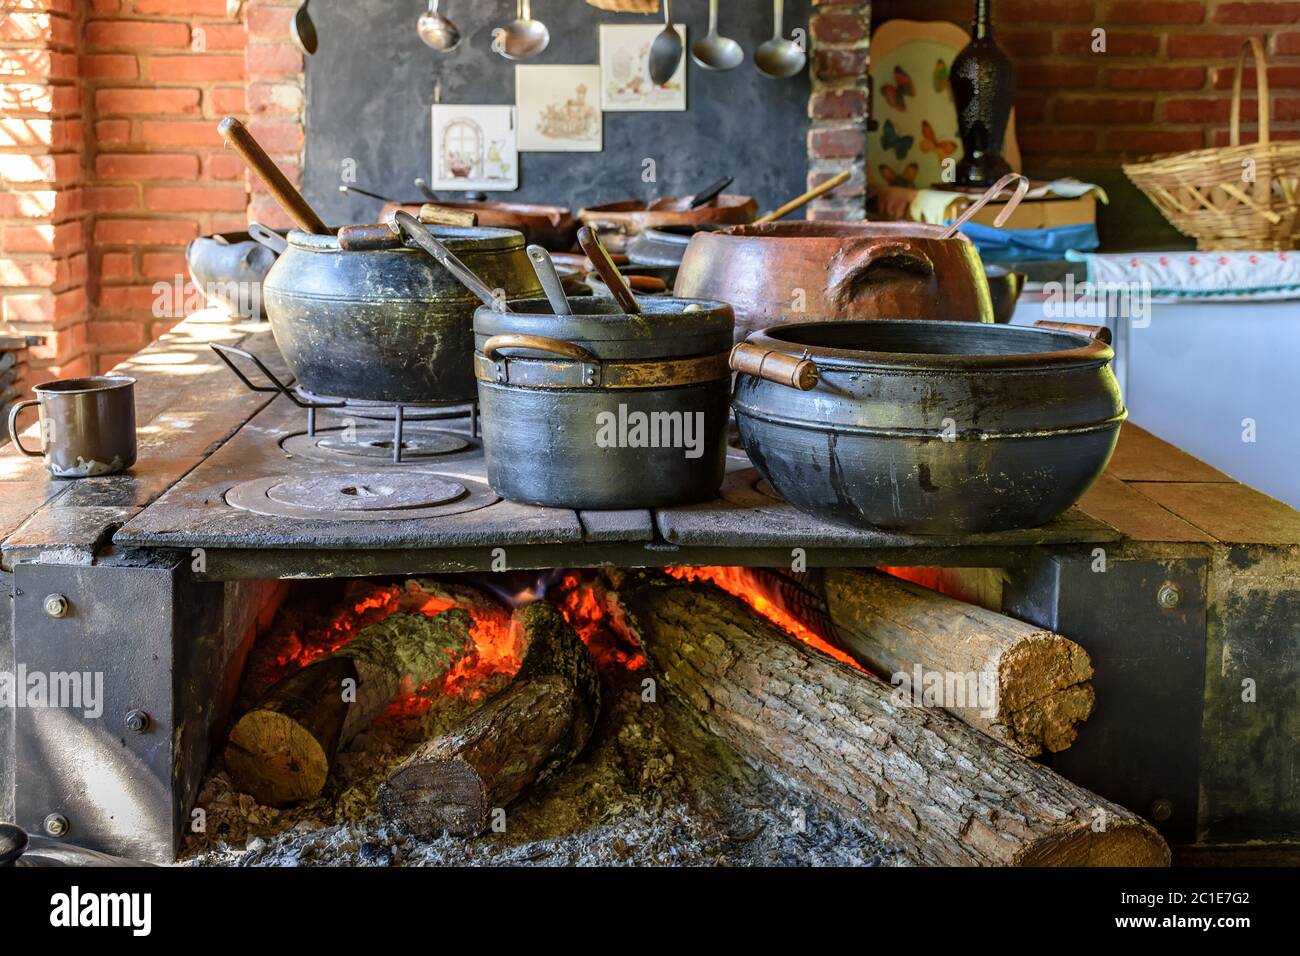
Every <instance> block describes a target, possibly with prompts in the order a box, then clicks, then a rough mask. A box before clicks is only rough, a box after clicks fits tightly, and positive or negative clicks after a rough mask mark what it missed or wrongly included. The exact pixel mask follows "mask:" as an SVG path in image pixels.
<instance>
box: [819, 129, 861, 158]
mask: <svg viewBox="0 0 1300 956" xmlns="http://www.w3.org/2000/svg"><path fill="white" fill-rule="evenodd" d="M866 148H867V138H866V137H865V136H864V135H863V134H862V131H861V130H859V129H853V128H849V129H814V130H809V131H808V154H809V155H810V156H816V157H817V158H819V159H847V158H852V157H855V156H861V155H863V154H864V153H865V152H866Z"/></svg>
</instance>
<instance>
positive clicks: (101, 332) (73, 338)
mask: <svg viewBox="0 0 1300 956" xmlns="http://www.w3.org/2000/svg"><path fill="white" fill-rule="evenodd" d="M240 6H241V9H240V11H239V14H238V17H237V18H236V19H231V18H230V17H229V16H228V5H227V0H11V2H8V3H7V4H6V8H7V9H9V8H12V12H10V13H9V14H8V15H7V16H4V17H3V19H0V54H2V55H3V66H0V71H2V72H3V76H2V77H0V80H2V81H3V86H4V100H3V104H2V105H3V115H2V116H0V177H2V178H3V185H4V188H5V194H4V197H3V201H2V202H0V295H2V296H3V319H2V321H0V324H3V325H6V326H10V327H12V328H15V329H19V330H22V331H32V332H39V333H41V334H44V335H46V336H47V342H46V344H45V345H44V346H42V347H40V348H38V349H36V350H35V351H34V354H33V356H32V358H33V363H32V375H31V378H32V380H33V382H34V381H39V380H44V379H48V378H53V377H58V376H68V375H78V374H90V373H94V372H103V371H106V370H107V369H109V368H111V367H112V366H113V365H114V364H116V363H117V362H118V361H120V360H121V359H122V358H124V357H125V356H127V355H129V354H131V353H133V352H134V351H136V350H137V349H139V348H141V347H142V346H144V345H145V344H146V343H148V342H149V341H150V340H152V339H154V338H157V337H158V336H159V335H161V334H162V333H163V332H164V331H166V330H167V329H168V328H170V327H171V326H172V325H173V324H174V323H175V322H176V321H177V320H178V318H179V316H178V315H177V314H174V313H170V314H169V313H162V314H159V313H158V311H157V310H156V309H155V308H154V302H155V299H156V296H155V293H154V291H153V286H154V284H155V283H156V282H160V281H161V282H168V283H172V282H174V281H175V279H176V277H177V276H178V275H180V276H183V275H184V274H185V271H186V270H185V260H184V250H185V244H186V243H187V242H188V241H189V240H190V239H191V238H193V237H194V236H198V235H203V234H206V233H210V232H218V231H223V230H238V229H242V228H243V226H244V224H245V222H246V221H247V219H248V218H250V217H257V218H260V219H261V220H262V221H264V222H267V223H268V224H270V225H280V224H284V223H283V219H282V216H281V214H280V213H279V210H278V209H276V208H274V207H273V205H271V204H269V202H268V200H267V198H266V197H265V196H263V195H261V194H260V193H253V194H252V195H251V196H250V192H251V185H252V184H251V183H250V178H249V177H248V175H247V174H246V172H245V170H244V167H243V164H242V162H241V161H240V160H239V159H238V157H236V156H235V155H234V154H232V153H231V152H229V151H228V150H225V149H223V146H222V142H221V138H220V137H219V136H218V135H217V132H216V125H217V122H218V120H219V119H220V118H221V117H222V116H223V115H225V114H227V113H233V114H235V115H237V116H240V117H241V118H243V119H244V120H245V121H246V122H247V123H248V125H249V127H250V129H252V130H253V132H254V135H256V136H257V137H258V138H259V139H260V140H261V141H262V143H263V144H264V145H265V146H266V148H267V150H268V152H270V153H271V155H272V156H273V157H274V158H275V159H277V161H279V162H280V164H281V166H282V167H283V168H284V169H285V170H286V172H287V173H288V174H289V175H290V178H291V179H293V180H295V181H297V180H298V179H299V177H300V170H301V165H302V149H303V134H302V111H303V110H302V107H303V79H302V69H303V62H302V56H301V54H299V53H298V51H297V50H296V49H294V48H293V47H292V46H291V45H290V43H289V41H288V21H289V17H290V16H291V14H292V12H293V10H294V9H295V8H296V6H297V2H296V0H247V2H246V3H244V4H241V5H240ZM182 304H183V303H182ZM29 384H30V383H29Z"/></svg>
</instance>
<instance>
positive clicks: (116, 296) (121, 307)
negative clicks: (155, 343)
mask: <svg viewBox="0 0 1300 956" xmlns="http://www.w3.org/2000/svg"><path fill="white" fill-rule="evenodd" d="M157 298H158V295H157V293H155V292H154V291H153V289H152V288H151V287H149V286H147V285H146V286H135V285H106V286H101V287H100V289H99V306H100V308H102V309H105V310H107V311H109V312H127V311H131V310H141V311H144V310H150V309H152V307H153V304H154V300H156V299H157ZM91 325H92V327H93V326H94V325H95V323H93V322H92V323H91ZM141 334H142V335H143V331H142V332H141ZM91 335H92V341H93V335H94V332H93V328H92V332H91Z"/></svg>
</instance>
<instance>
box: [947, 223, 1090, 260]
mask: <svg viewBox="0 0 1300 956" xmlns="http://www.w3.org/2000/svg"><path fill="white" fill-rule="evenodd" d="M961 231H962V232H964V233H965V234H966V235H967V236H969V237H970V239H971V241H972V242H974V243H975V246H976V248H978V249H979V251H980V255H981V256H982V257H983V258H984V259H985V260H988V261H990V262H1035V261H1047V260H1055V259H1064V258H1065V254H1066V253H1067V252H1069V251H1070V250H1075V251H1076V252H1091V251H1092V250H1094V249H1096V248H1097V247H1098V246H1099V245H1100V244H1101V243H1100V241H1099V240H1098V238H1097V227H1096V225H1094V224H1092V223H1084V224H1082V225H1078V226H1056V227H1055V228H1052V229H994V228H993V227H992V226H981V225H980V224H979V223H974V222H968V223H966V224H965V225H964V226H962V227H961Z"/></svg>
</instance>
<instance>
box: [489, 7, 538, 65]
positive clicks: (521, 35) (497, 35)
mask: <svg viewBox="0 0 1300 956" xmlns="http://www.w3.org/2000/svg"><path fill="white" fill-rule="evenodd" d="M493 39H494V40H496V42H495V43H494V44H493V48H494V49H495V50H496V51H497V52H498V53H500V54H501V55H502V56H503V57H505V58H506V59H507V60H526V59H528V58H529V57H530V56H536V55H537V54H539V53H541V52H542V51H543V50H545V49H546V47H547V46H548V45H549V44H550V42H551V31H550V30H548V29H546V24H544V23H542V21H541V20H534V19H533V11H532V3H531V2H530V0H518V5H517V6H516V8H515V18H514V19H513V20H511V21H510V22H509V23H507V24H506V25H505V26H503V27H498V28H497V29H496V30H495V31H494V33H493Z"/></svg>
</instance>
